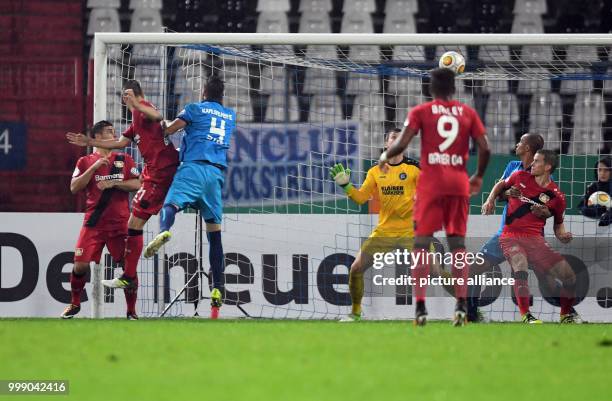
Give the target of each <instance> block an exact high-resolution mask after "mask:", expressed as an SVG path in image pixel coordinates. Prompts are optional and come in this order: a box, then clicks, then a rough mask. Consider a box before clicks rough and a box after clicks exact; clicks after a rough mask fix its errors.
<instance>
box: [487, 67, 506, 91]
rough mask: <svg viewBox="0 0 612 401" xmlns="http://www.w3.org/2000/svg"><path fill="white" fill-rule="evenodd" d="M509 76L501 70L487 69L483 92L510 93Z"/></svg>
mask: <svg viewBox="0 0 612 401" xmlns="http://www.w3.org/2000/svg"><path fill="white" fill-rule="evenodd" d="M507 76H508V74H507V73H506V72H505V71H504V70H503V69H501V68H487V69H485V70H484V79H483V80H482V91H483V92H484V93H493V92H508V80H507V79H506V78H505V77H507Z"/></svg>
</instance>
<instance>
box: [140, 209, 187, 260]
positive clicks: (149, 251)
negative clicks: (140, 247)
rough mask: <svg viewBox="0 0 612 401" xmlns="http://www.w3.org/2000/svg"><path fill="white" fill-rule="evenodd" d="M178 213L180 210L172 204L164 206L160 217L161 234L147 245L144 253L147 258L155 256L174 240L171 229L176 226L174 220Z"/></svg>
mask: <svg viewBox="0 0 612 401" xmlns="http://www.w3.org/2000/svg"><path fill="white" fill-rule="evenodd" d="M178 211H179V208H177V207H176V206H174V205H172V204H168V205H164V207H163V208H162V210H161V212H160V217H159V234H157V236H156V237H155V238H153V241H151V242H149V243H148V244H147V247H146V248H145V251H144V257H145V258H150V257H152V256H153V255H155V254H156V253H157V251H159V249H160V248H161V247H162V246H163V245H164V244H165V243H167V242H168V241H170V239H171V238H172V234H171V233H170V228H171V227H172V226H173V225H174V218H175V216H176V214H177V213H178Z"/></svg>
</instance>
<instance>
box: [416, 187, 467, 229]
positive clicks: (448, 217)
mask: <svg viewBox="0 0 612 401" xmlns="http://www.w3.org/2000/svg"><path fill="white" fill-rule="evenodd" d="M469 207H470V198H469V197H467V196H455V195H444V196H441V195H435V196H432V195H422V194H420V193H417V196H416V201H415V204H414V209H415V210H414V220H415V222H416V229H415V233H416V235H417V236H431V235H432V234H433V233H435V232H436V231H440V230H442V229H443V228H444V229H445V231H446V235H458V236H462V237H465V233H466V231H467V218H468V209H469Z"/></svg>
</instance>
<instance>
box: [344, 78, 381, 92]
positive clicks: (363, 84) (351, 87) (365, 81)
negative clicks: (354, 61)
mask: <svg viewBox="0 0 612 401" xmlns="http://www.w3.org/2000/svg"><path fill="white" fill-rule="evenodd" d="M377 92H380V76H379V75H373V74H361V73H356V72H349V74H348V80H347V82H346V94H347V95H357V94H360V93H377Z"/></svg>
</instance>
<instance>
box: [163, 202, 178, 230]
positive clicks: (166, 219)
mask: <svg viewBox="0 0 612 401" xmlns="http://www.w3.org/2000/svg"><path fill="white" fill-rule="evenodd" d="M177 212H178V209H177V208H176V206H174V205H164V207H163V208H162V210H161V213H160V216H159V231H160V232H163V231H170V228H171V227H172V226H173V225H174V216H176V213H177Z"/></svg>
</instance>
